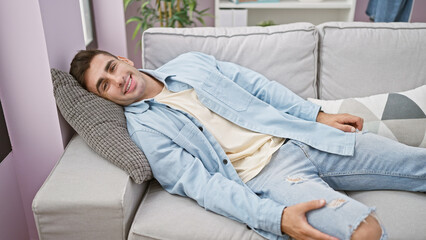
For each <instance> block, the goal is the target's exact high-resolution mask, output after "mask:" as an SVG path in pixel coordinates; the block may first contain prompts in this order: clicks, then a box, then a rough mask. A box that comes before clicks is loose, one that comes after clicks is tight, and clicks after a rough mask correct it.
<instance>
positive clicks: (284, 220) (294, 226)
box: [281, 200, 339, 240]
mask: <svg viewBox="0 0 426 240" xmlns="http://www.w3.org/2000/svg"><path fill="white" fill-rule="evenodd" d="M324 205H325V200H313V201H309V202H304V203H299V204H296V205H293V206H290V207H286V208H285V209H284V211H283V214H282V217H281V231H282V232H283V233H285V234H287V235H289V236H291V237H292V238H294V239H297V240H305V239H321V240H322V239H327V240H339V239H337V238H335V237H332V236H330V235H327V234H325V233H322V232H320V231H318V230H316V229H315V228H313V227H312V226H311V225H310V224H309V223H308V221H307V220H306V213H307V212H309V211H311V210H315V209H318V208H322V207H324Z"/></svg>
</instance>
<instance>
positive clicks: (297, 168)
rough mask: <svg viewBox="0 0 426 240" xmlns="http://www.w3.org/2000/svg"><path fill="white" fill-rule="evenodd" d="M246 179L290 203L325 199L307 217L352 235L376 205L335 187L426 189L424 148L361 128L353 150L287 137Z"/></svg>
mask: <svg viewBox="0 0 426 240" xmlns="http://www.w3.org/2000/svg"><path fill="white" fill-rule="evenodd" d="M247 185H248V186H249V187H250V188H251V189H252V190H253V191H254V192H255V193H256V194H258V195H259V196H260V197H262V198H270V199H273V200H275V201H277V202H279V203H281V204H284V205H286V206H291V205H294V204H297V203H301V202H306V201H310V200H315V199H325V200H326V202H327V204H326V206H325V207H323V208H321V209H318V210H313V211H310V212H308V213H307V214H306V216H307V219H308V222H309V223H310V224H311V225H312V226H313V227H314V228H316V229H318V230H320V231H322V232H324V233H327V234H329V235H332V236H335V237H337V238H339V239H350V237H351V234H352V233H353V231H354V230H355V229H356V228H357V227H358V225H359V224H360V223H361V222H362V221H363V220H364V219H365V218H366V217H367V216H368V215H369V214H371V213H372V212H374V208H373V207H367V206H365V205H364V204H362V203H360V202H358V201H356V200H353V199H351V198H349V197H348V196H347V195H345V194H342V193H340V192H338V191H336V190H374V189H393V190H406V191H420V192H425V191H426V149H425V148H415V147H410V146H407V145H404V144H400V143H398V142H395V141H393V140H390V139H387V138H384V137H381V136H378V135H375V134H372V133H362V132H360V133H357V134H356V146H355V154H354V155H353V156H341V155H335V154H329V153H326V152H322V151H319V150H317V149H314V148H312V147H310V146H308V145H306V144H303V143H301V142H298V141H295V140H289V141H288V142H287V143H285V144H284V145H283V146H282V147H281V148H280V149H279V150H278V151H277V152H275V153H274V155H273V157H272V159H271V162H270V163H269V164H268V165H267V166H266V167H265V168H264V169H263V170H262V171H261V172H260V173H259V174H258V175H257V176H256V177H255V178H253V179H251V180H250V181H248V182H247ZM260 232H261V231H260ZM382 232H383V234H382V239H386V233H385V230H384V229H383V231H382ZM266 235H267V234H266ZM285 238H288V236H285Z"/></svg>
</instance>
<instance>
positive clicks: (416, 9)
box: [411, 0, 426, 22]
mask: <svg viewBox="0 0 426 240" xmlns="http://www.w3.org/2000/svg"><path fill="white" fill-rule="evenodd" d="M411 22H426V1H425V0H414V4H413V11H412V12H411Z"/></svg>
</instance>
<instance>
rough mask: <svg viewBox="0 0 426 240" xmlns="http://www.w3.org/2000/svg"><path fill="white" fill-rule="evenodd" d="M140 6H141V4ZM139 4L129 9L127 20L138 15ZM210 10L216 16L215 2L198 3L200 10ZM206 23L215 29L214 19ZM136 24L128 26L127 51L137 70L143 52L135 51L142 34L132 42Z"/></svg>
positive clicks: (210, 18) (210, 0)
mask: <svg viewBox="0 0 426 240" xmlns="http://www.w3.org/2000/svg"><path fill="white" fill-rule="evenodd" d="M151 2H152V3H153V2H155V1H154V0H151ZM139 6H140V4H139ZM137 8H138V5H137V4H133V5H131V6H129V7H128V8H127V11H126V13H125V18H126V20H127V19H129V18H130V17H132V16H136V15H137ZM206 8H209V11H208V13H210V14H211V15H213V16H214V0H200V1H198V6H197V9H198V10H202V9H206ZM204 21H205V23H206V26H208V27H213V26H214V18H212V17H205V18H204ZM135 26H136V23H134V22H133V23H129V24H127V25H126V33H127V51H128V58H129V59H130V60H132V61H133V62H134V63H135V66H136V67H137V68H141V67H142V57H141V56H142V52H141V49H140V48H138V49H137V51H135V49H136V48H135V47H136V44H137V42H138V40H139V39H141V34H138V35H137V36H136V38H135V39H134V40H132V35H133V31H134V29H135ZM197 26H201V24H197Z"/></svg>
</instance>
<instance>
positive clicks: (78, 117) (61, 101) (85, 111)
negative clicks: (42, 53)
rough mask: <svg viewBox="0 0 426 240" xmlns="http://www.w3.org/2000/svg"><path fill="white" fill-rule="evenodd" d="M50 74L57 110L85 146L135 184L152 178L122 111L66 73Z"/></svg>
mask: <svg viewBox="0 0 426 240" xmlns="http://www.w3.org/2000/svg"><path fill="white" fill-rule="evenodd" d="M51 74H52V80H53V90H54V95H55V98H56V104H57V106H58V108H59V110H60V111H61V113H62V115H63V116H64V118H65V120H66V121H67V122H68V123H69V124H70V125H71V126H72V127H73V128H74V130H75V131H76V132H77V133H78V134H79V135H80V136H82V137H83V139H84V140H85V141H86V143H87V144H88V145H89V146H90V147H91V148H92V149H93V150H94V151H95V152H97V153H98V154H99V155H101V156H102V157H104V158H106V159H108V160H109V161H111V162H112V163H113V164H115V165H116V166H118V167H120V168H121V169H123V170H124V171H126V172H127V173H128V174H129V175H130V177H131V178H132V179H133V180H134V181H135V182H136V183H142V182H144V181H147V180H150V179H152V172H151V168H150V166H149V163H148V161H147V159H146V157H145V155H144V154H143V153H142V151H141V150H140V149H139V148H138V147H137V146H136V144H135V143H134V142H133V141H132V140H131V139H130V136H129V133H128V132H127V127H126V119H125V116H124V112H123V108H122V107H121V106H119V105H117V104H115V103H113V102H111V101H108V100H106V99H103V98H101V97H98V96H97V95H95V94H93V93H90V92H88V91H86V90H85V89H84V88H82V87H81V86H80V84H79V83H78V82H77V81H76V80H75V79H74V78H73V77H72V76H71V74H69V73H66V72H63V71H60V70H57V69H51Z"/></svg>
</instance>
